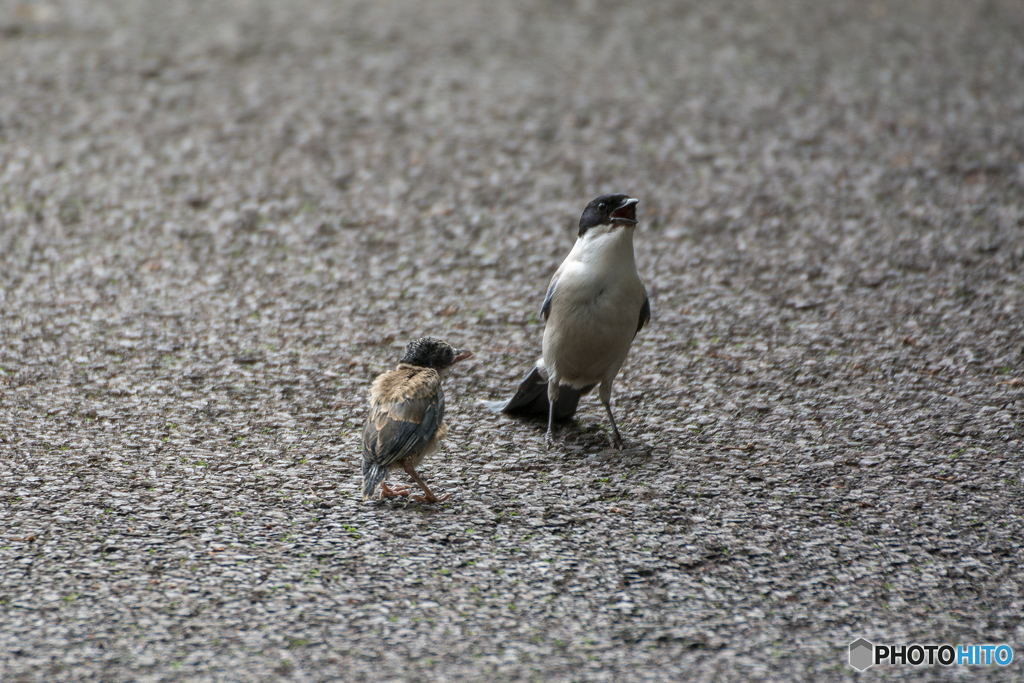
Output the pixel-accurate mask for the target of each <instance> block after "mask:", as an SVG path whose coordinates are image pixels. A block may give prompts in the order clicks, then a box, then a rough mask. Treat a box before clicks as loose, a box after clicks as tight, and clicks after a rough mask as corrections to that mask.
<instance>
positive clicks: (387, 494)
mask: <svg viewBox="0 0 1024 683" xmlns="http://www.w3.org/2000/svg"><path fill="white" fill-rule="evenodd" d="M408 495H409V487H408V486H396V487H395V488H391V487H390V486H388V484H387V482H383V483H381V485H380V497H381V498H398V497H399V496H408Z"/></svg>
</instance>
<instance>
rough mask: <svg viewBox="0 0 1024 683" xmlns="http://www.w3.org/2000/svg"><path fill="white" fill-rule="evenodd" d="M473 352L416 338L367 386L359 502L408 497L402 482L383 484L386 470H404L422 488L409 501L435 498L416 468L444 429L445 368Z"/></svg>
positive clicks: (428, 339)
mask: <svg viewBox="0 0 1024 683" xmlns="http://www.w3.org/2000/svg"><path fill="white" fill-rule="evenodd" d="M472 355H473V353H472V352H471V351H462V350H460V349H454V348H452V347H451V346H450V345H449V344H448V343H447V342H444V341H442V340H440V339H435V338H434V337H423V338H422V339H416V340H414V341H412V342H410V343H409V345H408V346H407V347H405V356H403V357H402V360H401V362H399V364H398V367H397V368H395V369H394V370H391V371H390V372H385V373H384V374H382V375H380V376H379V377H378V378H377V379H375V380H374V382H373V385H372V386H371V387H370V416H369V417H368V418H367V420H366V426H365V427H364V428H363V500H367V499H370V498H376V497H377V494H378V491H380V497H382V498H393V497H395V496H407V495H409V489H408V487H405V486H396V487H395V488H391V487H389V486H388V485H387V484H386V483H385V482H384V477H385V476H387V471H388V469H404V470H405V471H406V473H408V475H409V476H410V477H412V478H413V481H415V482H416V483H417V484H419V487H420V488H421V489H423V494H424V495H422V496H413V497H412V499H413V500H415V501H420V502H422V501H426V502H429V503H437V502H440V501H443V500H447V499H448V496H447V495H445V496H442V497H441V498H438V497H437V496H435V495H434V493H433V492H432V491H431V490H430V488H429V487H428V486H427V485H426V484H425V483H423V480H422V479H420V477H419V475H418V474H416V469H415V468H416V466H417V465H419V464H420V461H422V460H423V458H425V457H426V456H428V455H430V454H431V453H433V452H434V451H436V450H437V449H438V447H439V445H440V443H441V439H443V438H444V436H445V434H447V433H448V425H446V424H445V423H444V390H442V388H441V381H442V380H443V379H444V377H445V375H447V374H448V371H449V370H451V369H452V367H453V366H454V365H455V364H456V363H458V362H459V361H463V360H465V359H467V358H469V357H470V356H472Z"/></svg>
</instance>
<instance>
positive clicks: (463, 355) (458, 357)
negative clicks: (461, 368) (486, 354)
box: [452, 349, 473, 364]
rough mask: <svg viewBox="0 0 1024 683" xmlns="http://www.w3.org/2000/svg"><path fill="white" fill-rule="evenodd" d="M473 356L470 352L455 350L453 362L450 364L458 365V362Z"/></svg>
mask: <svg viewBox="0 0 1024 683" xmlns="http://www.w3.org/2000/svg"><path fill="white" fill-rule="evenodd" d="M472 356H473V352H472V351H463V350H462V349H455V360H454V361H452V363H453V364H454V363H458V362H459V361H460V360H466V359H467V358H471V357H472Z"/></svg>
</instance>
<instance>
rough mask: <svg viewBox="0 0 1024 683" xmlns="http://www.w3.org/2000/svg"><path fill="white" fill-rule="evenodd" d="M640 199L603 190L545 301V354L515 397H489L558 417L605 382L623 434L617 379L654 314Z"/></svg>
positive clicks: (617, 441)
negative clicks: (638, 232) (643, 262)
mask: <svg viewBox="0 0 1024 683" xmlns="http://www.w3.org/2000/svg"><path fill="white" fill-rule="evenodd" d="M637 202H638V200H637V199H634V198H632V197H629V196H628V195H624V194H606V195H601V196H600V197H598V198H597V199H595V200H594V201H592V202H590V204H588V205H587V208H586V209H585V210H584V211H583V215H582V216H581V217H580V224H579V236H578V238H577V240H576V244H575V246H573V248H572V251H570V252H569V255H568V256H567V257H566V258H565V260H564V261H562V265H561V266H559V268H558V270H557V271H556V272H555V275H554V277H552V278H551V283H550V285H548V292H547V296H545V297H544V303H543V304H542V305H541V308H540V313H541V316H542V317H543V318H544V319H545V320H546V321H547V325H546V327H545V328H544V345H543V356H542V357H541V358H540V359H539V360H538V361H537V364H536V366H534V368H533V370H532V371H531V372H530V374H529V375H527V377H526V379H524V380H523V381H522V382H521V383H520V384H519V388H518V390H517V391H516V393H515V395H514V396H512V398H510V399H509V400H507V401H489V402H485V405H486V406H487V407H489V408H490V409H491V410H494V411H500V412H504V413H507V414H509V415H545V414H546V415H547V418H548V431H547V434H546V435H545V439H546V441H547V443H548V444H549V445H550V444H551V441H552V432H551V429H552V423H553V422H554V420H556V419H557V420H564V419H566V418H569V417H572V416H573V415H574V414H575V413H576V408H577V406H578V405H579V401H580V396H583V395H584V394H587V393H588V392H590V391H592V390H593V388H594V387H595V386H599V387H600V388H599V389H598V394H599V396H600V397H601V403H602V404H604V407H605V410H606V411H608V420H609V421H610V422H611V425H612V445H613V446H615V447H620V448H621V446H622V435H621V434H619V428H618V427H617V426H616V424H615V416H614V415H612V407H611V396H612V382H613V381H614V380H615V376H616V375H617V374H618V373H619V369H620V368H621V367H622V364H623V362H625V360H626V356H627V355H628V354H629V347H630V346H631V345H632V344H633V339H634V337H636V334H637V332H639V331H640V330H641V328H643V326H644V325H645V324H647V322H648V321H649V320H650V318H651V304H650V301H649V300H648V298H647V289H646V288H645V287H644V281H643V279H641V277H640V273H638V272H637V269H636V259H635V257H634V255H633V231H634V228H635V227H636V224H637V220H636V204H637Z"/></svg>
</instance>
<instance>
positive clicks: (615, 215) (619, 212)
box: [611, 197, 640, 225]
mask: <svg viewBox="0 0 1024 683" xmlns="http://www.w3.org/2000/svg"><path fill="white" fill-rule="evenodd" d="M639 201H640V200H639V199H634V198H633V197H630V198H629V199H627V200H626V201H624V202H622V204H621V205H620V206H619V208H617V209H615V210H614V211H612V213H611V219H612V223H615V224H616V225H636V205H637V202H639Z"/></svg>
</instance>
